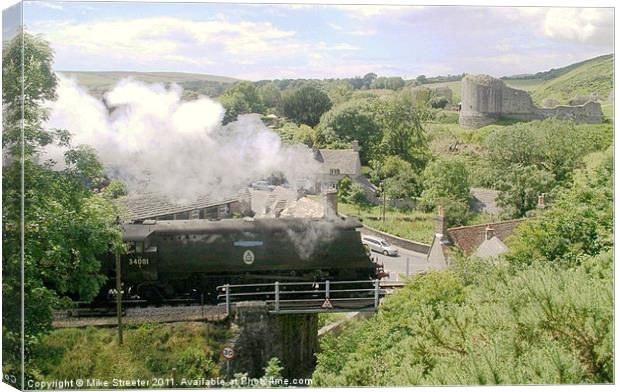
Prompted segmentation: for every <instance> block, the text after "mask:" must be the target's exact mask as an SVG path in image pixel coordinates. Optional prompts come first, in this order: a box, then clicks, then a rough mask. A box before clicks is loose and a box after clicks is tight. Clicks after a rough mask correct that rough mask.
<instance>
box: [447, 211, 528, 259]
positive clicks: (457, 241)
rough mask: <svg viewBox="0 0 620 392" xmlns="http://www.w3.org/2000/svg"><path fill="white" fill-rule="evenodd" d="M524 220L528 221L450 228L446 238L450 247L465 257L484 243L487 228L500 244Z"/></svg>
mask: <svg viewBox="0 0 620 392" xmlns="http://www.w3.org/2000/svg"><path fill="white" fill-rule="evenodd" d="M526 220H528V218H522V219H513V220H507V221H502V222H494V223H483V224H480V225H474V226H461V227H452V228H449V229H448V238H449V239H450V242H451V243H452V245H456V246H458V247H459V248H461V249H462V250H463V252H464V253H465V254H466V255H471V254H473V253H474V252H475V251H476V250H477V249H478V248H479V247H480V245H481V244H482V243H483V242H484V241H485V229H486V228H487V227H490V228H491V229H493V230H494V236H495V237H497V238H498V239H499V240H500V241H501V242H502V243H505V242H506V238H508V237H509V236H510V235H511V234H512V233H513V231H514V229H515V228H516V227H517V226H519V224H521V223H522V222H525V221H526Z"/></svg>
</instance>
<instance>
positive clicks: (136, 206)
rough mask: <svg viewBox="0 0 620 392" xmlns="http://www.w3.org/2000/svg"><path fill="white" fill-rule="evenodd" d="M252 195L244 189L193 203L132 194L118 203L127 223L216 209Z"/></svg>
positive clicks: (157, 196) (151, 195)
mask: <svg viewBox="0 0 620 392" xmlns="http://www.w3.org/2000/svg"><path fill="white" fill-rule="evenodd" d="M249 200H250V193H249V192H248V189H247V188H243V189H241V190H238V191H236V192H231V193H229V194H222V195H218V196H212V195H201V196H198V197H197V198H196V199H194V200H193V201H187V202H183V201H172V200H170V199H169V198H168V197H166V196H165V195H163V194H159V193H153V192H151V193H142V194H132V195H128V196H124V197H121V198H119V199H118V200H117V203H118V205H119V207H120V209H121V211H122V218H123V219H124V220H127V221H136V220H143V219H153V218H156V217H159V216H164V215H171V214H178V213H180V212H185V211H191V210H196V209H200V208H208V207H214V206H218V205H221V204H226V203H231V202H234V201H249Z"/></svg>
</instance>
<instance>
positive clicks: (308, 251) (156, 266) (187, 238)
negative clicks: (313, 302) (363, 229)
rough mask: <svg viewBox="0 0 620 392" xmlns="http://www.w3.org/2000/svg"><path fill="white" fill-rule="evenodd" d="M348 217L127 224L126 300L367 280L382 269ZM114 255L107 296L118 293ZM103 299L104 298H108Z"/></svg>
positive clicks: (108, 263) (107, 269)
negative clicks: (258, 286) (218, 289)
mask: <svg viewBox="0 0 620 392" xmlns="http://www.w3.org/2000/svg"><path fill="white" fill-rule="evenodd" d="M360 226H361V224H360V223H359V222H358V221H357V220H354V219H350V218H336V219H333V220H328V219H304V218H278V219H267V218H265V219H228V220H220V221H209V220H174V221H144V222H142V223H130V224H123V225H122V230H123V240H124V241H125V242H126V243H127V244H128V248H129V251H128V252H127V253H126V254H124V255H122V256H121V280H122V284H123V298H124V299H125V298H126V299H140V300H146V301H166V300H167V299H173V298H189V299H191V298H194V299H197V298H204V299H205V300H211V301H213V300H215V298H216V296H217V292H216V287H217V286H219V285H224V284H227V283H228V284H250V283H267V282H274V281H279V282H283V283H284V282H287V281H310V282H312V281H322V280H326V279H330V280H347V281H351V280H368V279H375V278H377V277H378V271H377V269H376V265H375V264H374V263H373V262H372V261H371V259H370V257H369V254H368V252H367V249H366V248H365V247H364V245H363V244H362V242H361V240H360V233H359V232H358V231H357V230H356V229H357V228H359V227H360ZM115 269H116V267H115V257H114V255H111V254H110V255H108V256H106V260H105V261H104V263H103V271H104V273H105V274H106V275H107V276H108V277H109V279H108V282H109V283H110V284H109V286H106V288H105V292H106V293H107V296H108V299H109V297H110V293H111V292H113V291H114V289H113V285H114V277H115V275H116V270H115ZM102 295H105V294H102Z"/></svg>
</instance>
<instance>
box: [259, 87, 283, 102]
mask: <svg viewBox="0 0 620 392" xmlns="http://www.w3.org/2000/svg"><path fill="white" fill-rule="evenodd" d="M258 96H259V97H260V99H261V102H262V103H263V104H264V105H265V106H266V107H268V108H277V107H278V106H279V105H280V100H281V99H282V93H281V92H280V89H279V88H278V86H277V85H276V84H275V83H274V82H268V83H265V84H263V85H261V86H260V87H258Z"/></svg>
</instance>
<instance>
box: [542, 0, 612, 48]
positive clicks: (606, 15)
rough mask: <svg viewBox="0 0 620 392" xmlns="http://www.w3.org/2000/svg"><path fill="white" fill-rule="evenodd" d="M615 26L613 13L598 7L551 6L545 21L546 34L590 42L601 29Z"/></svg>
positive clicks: (552, 36)
mask: <svg viewBox="0 0 620 392" xmlns="http://www.w3.org/2000/svg"><path fill="white" fill-rule="evenodd" d="M612 28H613V13H612V12H609V10H605V9H596V8H551V9H549V10H548V11H547V13H546V15H545V19H544V22H543V31H544V33H545V35H546V36H548V37H551V38H555V39H561V40H568V41H579V42H588V41H590V40H591V39H592V38H595V37H596V36H597V34H598V33H599V32H601V30H606V29H608V30H609V31H611V29H612Z"/></svg>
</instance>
